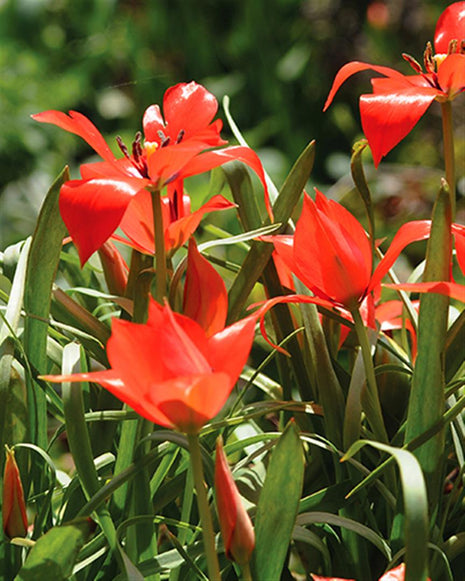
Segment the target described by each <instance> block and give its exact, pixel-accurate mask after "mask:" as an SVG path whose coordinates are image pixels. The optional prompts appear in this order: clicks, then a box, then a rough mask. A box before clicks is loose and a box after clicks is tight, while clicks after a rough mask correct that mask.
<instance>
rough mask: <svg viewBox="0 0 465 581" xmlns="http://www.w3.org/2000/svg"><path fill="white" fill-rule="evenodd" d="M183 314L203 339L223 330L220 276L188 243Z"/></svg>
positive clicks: (223, 293) (225, 300) (225, 302)
mask: <svg viewBox="0 0 465 581" xmlns="http://www.w3.org/2000/svg"><path fill="white" fill-rule="evenodd" d="M183 312H184V314H185V315H186V316H187V317H189V318H191V319H194V320H195V321H197V323H199V325H200V326H201V327H202V328H203V329H204V331H205V333H206V335H207V337H209V336H210V335H213V334H214V333H217V332H218V331H221V330H222V329H224V325H225V322H226V316H227V314H228V293H227V291H226V286H225V284H224V282H223V279H222V278H221V276H220V275H219V274H218V273H217V272H216V270H215V269H214V268H213V266H212V265H211V264H210V263H209V262H208V260H206V259H205V258H204V257H203V256H202V255H201V254H200V252H199V251H198V250H197V245H196V243H195V241H194V239H193V238H191V239H190V240H189V252H188V257H187V271H186V282H185V285H184V301H183Z"/></svg>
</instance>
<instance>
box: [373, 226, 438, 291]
mask: <svg viewBox="0 0 465 581" xmlns="http://www.w3.org/2000/svg"><path fill="white" fill-rule="evenodd" d="M430 231H431V222H430V221H429V220H418V221H415V222H407V223H406V224H403V225H402V226H401V227H400V228H399V230H398V231H397V233H396V235H395V236H394V238H393V240H392V242H391V245H390V246H389V248H388V250H387V252H386V254H385V255H384V257H383V259H382V260H381V261H380V263H379V264H378V266H377V267H376V269H375V272H374V273H373V276H372V278H371V282H370V288H369V290H375V289H376V287H377V286H378V285H379V284H380V283H381V281H382V280H383V278H384V276H385V275H386V274H387V273H388V271H389V269H390V268H391V266H392V265H393V264H394V262H395V261H396V260H397V258H398V256H399V254H400V253H401V252H402V250H403V249H404V248H405V247H406V246H407V245H408V244H410V243H411V242H417V241H418V240H426V239H427V238H429V234H430Z"/></svg>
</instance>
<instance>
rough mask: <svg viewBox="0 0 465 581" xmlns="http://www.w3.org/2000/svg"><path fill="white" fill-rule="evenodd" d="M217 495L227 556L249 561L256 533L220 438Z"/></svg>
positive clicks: (216, 472)
mask: <svg viewBox="0 0 465 581" xmlns="http://www.w3.org/2000/svg"><path fill="white" fill-rule="evenodd" d="M215 498H216V507H217V512H218V520H219V522H220V528H221V535H222V537H223V543H224V547H225V551H226V556H227V557H228V558H230V559H231V558H233V559H235V560H236V561H238V562H239V563H240V564H244V563H247V562H248V561H249V560H250V557H251V554H252V551H253V549H254V546H255V534H254V530H253V526H252V523H251V521H250V518H249V515H248V514H247V512H246V510H245V508H244V505H243V504H242V500H241V497H240V495H239V492H238V490H237V486H236V483H235V482H234V478H233V476H232V474H231V470H230V468H229V464H228V460H227V458H226V455H225V453H224V451H223V445H222V440H221V438H218V440H217V442H216V456H215Z"/></svg>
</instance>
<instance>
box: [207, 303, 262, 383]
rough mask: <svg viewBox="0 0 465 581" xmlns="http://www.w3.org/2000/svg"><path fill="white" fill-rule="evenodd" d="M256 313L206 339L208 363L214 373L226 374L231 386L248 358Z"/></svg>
mask: <svg viewBox="0 0 465 581" xmlns="http://www.w3.org/2000/svg"><path fill="white" fill-rule="evenodd" d="M257 319H258V313H254V314H253V315H249V316H248V317H246V318H244V319H241V320H240V321H237V322H236V323H234V324H232V325H230V326H229V327H226V328H225V329H223V330H222V331H219V332H218V333H215V335H212V336H211V337H209V339H208V353H209V355H208V361H209V363H210V365H211V366H212V369H214V370H215V371H223V372H224V373H227V374H228V375H229V377H231V380H232V382H233V384H234V383H235V382H236V381H237V378H238V377H239V375H240V373H241V371H242V369H243V368H244V365H245V364H246V362H247V359H248V357H249V353H250V349H251V348H252V342H253V339H254V336H255V324H256V322H257Z"/></svg>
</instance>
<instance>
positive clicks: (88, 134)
mask: <svg viewBox="0 0 465 581" xmlns="http://www.w3.org/2000/svg"><path fill="white" fill-rule="evenodd" d="M32 118H33V119H35V120H36V121H40V122H41V123H51V124H52V125H57V126H58V127H61V128H62V129H64V130H65V131H69V132H70V133H74V134H75V135H79V137H82V139H84V141H87V143H88V144H89V145H90V146H91V147H92V148H93V149H94V150H95V151H96V152H97V153H98V154H99V155H100V157H102V158H103V159H105V160H106V161H109V162H112V161H114V160H115V159H116V158H115V156H114V155H113V153H112V151H111V149H110V148H109V147H108V145H107V143H106V141H105V140H104V139H103V137H102V134H101V133H100V131H99V130H98V129H97V127H95V125H94V124H93V123H92V121H90V120H89V119H87V117H85V116H84V115H82V113H78V112H77V111H70V112H69V116H68V115H66V113H62V112H61V111H44V112H43V113H37V114H36V115H32Z"/></svg>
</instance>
